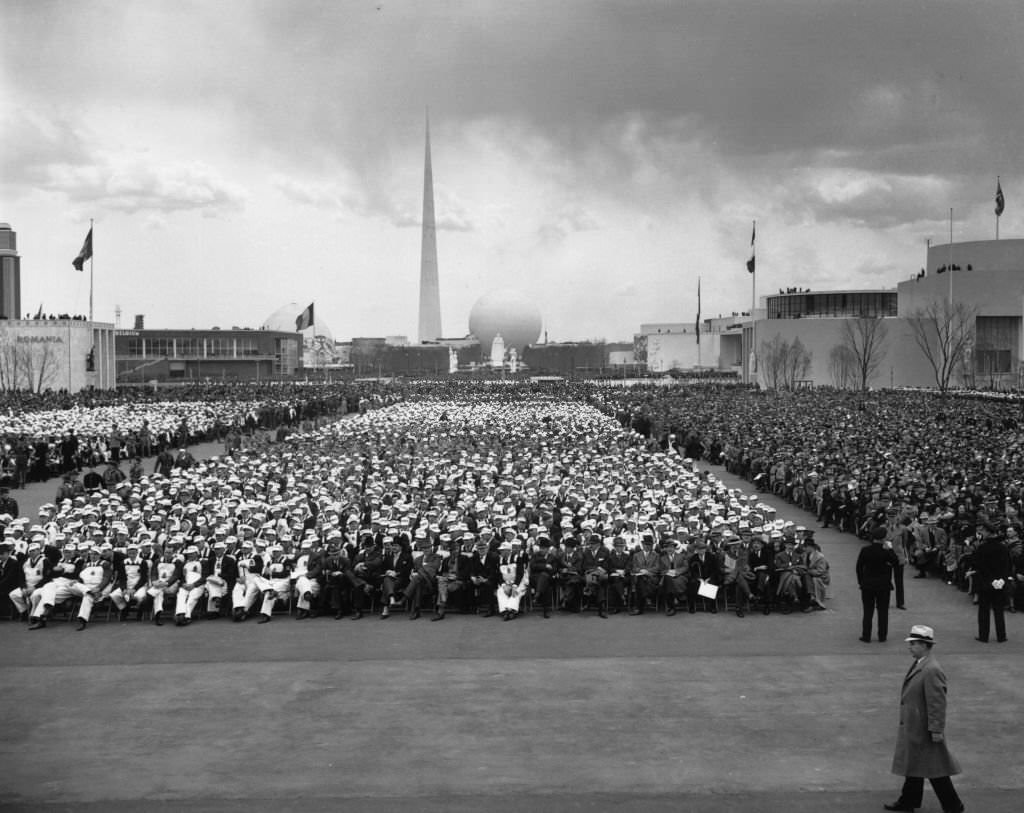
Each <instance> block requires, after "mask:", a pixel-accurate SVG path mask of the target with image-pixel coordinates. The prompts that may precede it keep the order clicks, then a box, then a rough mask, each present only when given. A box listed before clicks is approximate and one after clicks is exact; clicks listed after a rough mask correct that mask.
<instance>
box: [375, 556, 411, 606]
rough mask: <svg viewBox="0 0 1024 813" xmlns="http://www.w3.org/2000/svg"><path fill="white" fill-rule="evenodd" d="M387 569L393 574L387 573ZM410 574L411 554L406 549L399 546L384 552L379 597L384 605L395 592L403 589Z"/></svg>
mask: <svg viewBox="0 0 1024 813" xmlns="http://www.w3.org/2000/svg"><path fill="white" fill-rule="evenodd" d="M388 571H393V572H394V574H395V575H394V576H389V575H387V574H388ZM411 574H412V554H411V553H410V552H409V551H408V550H406V549H405V548H399V549H398V550H396V551H389V552H388V553H386V554H384V576H383V577H382V578H381V583H380V597H381V602H382V603H383V604H384V606H385V607H386V606H387V605H388V604H389V603H390V600H391V598H392V597H393V596H395V594H397V593H401V592H403V591H404V590H405V588H406V586H407V585H408V584H409V576H410V575H411Z"/></svg>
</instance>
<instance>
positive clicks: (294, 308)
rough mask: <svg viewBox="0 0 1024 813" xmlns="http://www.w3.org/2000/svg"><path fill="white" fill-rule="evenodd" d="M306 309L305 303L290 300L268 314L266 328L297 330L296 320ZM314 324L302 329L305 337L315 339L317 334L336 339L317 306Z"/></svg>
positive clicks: (291, 331)
mask: <svg viewBox="0 0 1024 813" xmlns="http://www.w3.org/2000/svg"><path fill="white" fill-rule="evenodd" d="M305 309H306V306H305V305H300V304H299V303H298V302H289V303H288V304H287V305H282V306H281V307H280V308H278V309H277V310H276V311H274V312H273V313H272V314H270V316H268V317H267V318H266V319H265V320H264V322H263V325H262V327H263V329H264V330H283V331H285V332H290V333H294V332H295V320H296V319H297V318H298V317H299V314H300V313H302V312H303V311H304V310H305ZM313 320H314V321H313V324H312V326H310V327H307V328H306V329H305V330H303V331H301V332H302V336H303V338H304V339H309V340H310V341H312V340H313V338H314V337H316V336H324V337H326V338H327V339H330V340H331V341H332V342H333V341H334V334H333V333H332V332H331V328H330V327H329V326H328V325H327V323H326V322H324V321H323V320H322V319H321V318H320V317H319V316H318V315H317V312H316V307H314V308H313Z"/></svg>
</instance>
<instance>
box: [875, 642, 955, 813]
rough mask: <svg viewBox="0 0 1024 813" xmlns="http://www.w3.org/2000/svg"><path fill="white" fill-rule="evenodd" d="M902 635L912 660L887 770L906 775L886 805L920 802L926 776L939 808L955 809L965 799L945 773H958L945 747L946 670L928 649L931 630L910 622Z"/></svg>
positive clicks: (951, 811)
mask: <svg viewBox="0 0 1024 813" xmlns="http://www.w3.org/2000/svg"><path fill="white" fill-rule="evenodd" d="M905 640H906V642H907V648H908V649H909V650H910V654H911V655H912V656H913V658H914V662H913V663H912V664H911V665H910V669H909V670H908V671H907V675H906V677H904V678H903V688H902V690H901V692H900V727H899V730H898V731H897V734H896V753H895V754H894V755H893V758H892V772H893V773H894V774H896V775H897V776H903V777H905V779H904V781H903V790H902V791H901V792H900V798H899V799H897V800H896V801H895V802H893V803H892V804H887V805H885V809H886V810H907V811H910V810H916V809H917V808H919V807H920V806H921V801H922V796H923V794H924V780H925V779H927V780H928V781H930V782H931V783H932V789H933V790H934V791H935V795H936V796H938V797H939V803H940V804H941V805H942V810H943V813H960V811H962V810H963V809H964V805H963V802H961V801H960V797H959V796H958V795H957V792H956V789H955V788H954V787H953V780H951V779H950V776H953V775H955V774H958V773H960V763H959V762H957V760H956V758H955V757H954V756H953V755H952V754H950V753H949V749H948V748H947V747H946V673H945V672H943V671H942V667H941V666H940V665H939V662H938V661H937V660H935V658H934V656H933V655H932V647H933V646H935V631H934V630H933V629H932V628H931V627H927V626H925V625H923V624H915V625H914V626H913V627H911V628H910V636H909V637H908V638H906V639H905Z"/></svg>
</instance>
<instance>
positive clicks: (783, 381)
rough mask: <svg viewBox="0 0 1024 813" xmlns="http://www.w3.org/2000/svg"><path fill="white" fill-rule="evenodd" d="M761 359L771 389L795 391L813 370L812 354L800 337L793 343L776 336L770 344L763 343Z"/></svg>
mask: <svg viewBox="0 0 1024 813" xmlns="http://www.w3.org/2000/svg"><path fill="white" fill-rule="evenodd" d="M760 358H761V369H762V371H763V372H764V377H765V383H766V384H767V386H768V388H769V389H774V390H780V389H793V388H794V387H795V386H796V382H797V381H799V380H800V379H802V378H805V377H806V376H807V372H808V370H810V369H811V353H810V351H808V350H807V348H806V347H804V343H803V342H802V341H800V337H799V336H797V337H796V338H795V339H793V341H792V342H788V341H786V340H785V339H783V338H782V337H781V336H775V337H774V338H773V339H772V340H771V341H770V342H761V353H760Z"/></svg>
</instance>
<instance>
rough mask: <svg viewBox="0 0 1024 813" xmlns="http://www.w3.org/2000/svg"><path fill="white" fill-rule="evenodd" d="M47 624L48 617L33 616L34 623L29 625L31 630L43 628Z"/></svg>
mask: <svg viewBox="0 0 1024 813" xmlns="http://www.w3.org/2000/svg"><path fill="white" fill-rule="evenodd" d="M45 626H46V619H45V618H33V619H32V623H31V624H29V625H28V628H29V629H30V630H41V629H42V628H43V627H45Z"/></svg>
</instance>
